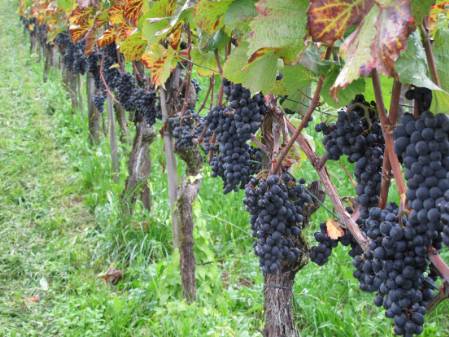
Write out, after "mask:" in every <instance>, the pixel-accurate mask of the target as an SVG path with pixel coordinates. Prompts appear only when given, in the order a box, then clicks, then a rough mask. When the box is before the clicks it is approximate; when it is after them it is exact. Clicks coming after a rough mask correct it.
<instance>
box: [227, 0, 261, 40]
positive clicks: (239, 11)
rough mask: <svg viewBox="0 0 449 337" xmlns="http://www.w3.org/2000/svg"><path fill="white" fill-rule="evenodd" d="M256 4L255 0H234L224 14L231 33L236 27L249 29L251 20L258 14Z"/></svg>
mask: <svg viewBox="0 0 449 337" xmlns="http://www.w3.org/2000/svg"><path fill="white" fill-rule="evenodd" d="M254 4H255V1H254V0H236V1H234V2H233V3H232V4H231V5H230V6H229V8H228V10H227V11H226V14H225V16H224V25H225V29H226V32H228V33H230V32H232V31H233V30H235V29H238V30H239V31H242V30H243V31H247V30H248V29H249V26H248V24H249V20H250V19H251V18H253V17H254V16H256V14H257V12H256V7H255V5H254Z"/></svg>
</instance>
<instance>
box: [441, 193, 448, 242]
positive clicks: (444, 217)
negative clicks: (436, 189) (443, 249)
mask: <svg viewBox="0 0 449 337" xmlns="http://www.w3.org/2000/svg"><path fill="white" fill-rule="evenodd" d="M448 194H449V193H447V192H446V200H449V195H448ZM439 210H440V212H441V225H442V226H443V231H442V233H441V238H442V240H443V243H444V244H445V245H446V246H447V247H449V202H448V201H445V202H442V203H440V205H439Z"/></svg>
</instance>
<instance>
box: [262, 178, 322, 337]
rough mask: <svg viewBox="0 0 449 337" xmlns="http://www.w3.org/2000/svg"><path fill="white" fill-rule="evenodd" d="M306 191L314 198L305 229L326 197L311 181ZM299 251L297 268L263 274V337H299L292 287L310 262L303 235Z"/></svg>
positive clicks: (317, 184)
mask: <svg viewBox="0 0 449 337" xmlns="http://www.w3.org/2000/svg"><path fill="white" fill-rule="evenodd" d="M307 190H308V191H309V194H310V195H312V196H313V198H312V203H311V204H309V205H308V206H307V207H305V208H304V210H303V211H304V214H303V216H304V225H303V228H305V227H307V226H308V224H309V220H310V216H311V215H312V214H313V213H314V212H315V211H316V210H317V209H318V208H319V206H320V205H321V203H322V202H323V200H324V196H325V194H324V191H323V190H322V189H321V188H320V184H319V182H317V181H314V182H312V183H311V184H310V186H309V187H308V188H307ZM296 248H298V249H299V250H300V257H299V259H298V260H297V261H296V264H295V265H293V266H290V269H288V270H282V271H279V272H276V273H273V274H265V275H264V315H265V327H264V332H263V334H264V337H298V336H299V334H298V332H297V330H296V327H295V324H294V320H293V285H294V283H295V275H296V273H297V272H298V271H299V270H301V269H302V268H303V267H304V266H305V265H306V264H307V262H308V259H309V257H308V251H309V249H308V246H307V242H306V240H304V238H303V237H302V235H301V236H299V238H298V242H297V246H296Z"/></svg>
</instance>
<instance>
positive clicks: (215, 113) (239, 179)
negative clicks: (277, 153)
mask: <svg viewBox="0 0 449 337" xmlns="http://www.w3.org/2000/svg"><path fill="white" fill-rule="evenodd" d="M224 84H225V86H224V92H225V94H226V97H227V99H228V102H229V104H228V106H227V107H221V106H216V107H214V108H212V109H211V110H210V112H209V114H208V116H207V125H208V129H209V130H208V132H209V134H210V135H215V137H210V139H211V140H215V141H216V142H217V143H218V146H217V147H215V148H214V151H213V152H210V153H211V154H213V156H212V158H211V159H210V164H211V167H212V172H213V175H214V176H220V177H221V178H222V180H223V182H224V192H225V193H228V192H231V191H233V190H237V189H239V188H244V187H245V185H246V183H248V181H249V180H250V177H251V175H253V174H254V173H256V172H257V171H255V169H257V168H259V167H260V165H259V164H258V163H255V159H257V157H260V155H261V152H258V155H257V156H254V154H255V150H251V147H250V146H249V145H248V140H250V139H251V137H252V135H253V134H254V133H255V132H257V130H258V129H259V128H260V125H261V122H262V118H263V115H264V114H265V112H266V111H267V107H266V106H265V104H264V101H263V96H262V95H261V94H257V95H255V96H253V97H251V94H250V92H249V90H247V89H245V88H243V87H242V86H241V85H239V84H232V83H230V82H229V81H225V83H224Z"/></svg>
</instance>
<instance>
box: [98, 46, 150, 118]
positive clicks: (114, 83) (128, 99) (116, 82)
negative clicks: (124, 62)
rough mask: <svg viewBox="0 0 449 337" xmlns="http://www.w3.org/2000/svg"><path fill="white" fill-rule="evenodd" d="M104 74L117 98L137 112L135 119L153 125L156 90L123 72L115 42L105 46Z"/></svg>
mask: <svg viewBox="0 0 449 337" xmlns="http://www.w3.org/2000/svg"><path fill="white" fill-rule="evenodd" d="M102 52H103V53H102V57H103V69H102V70H103V75H104V79H105V81H106V83H107V84H108V86H109V88H110V89H111V90H112V91H113V92H114V93H115V97H116V99H117V100H118V101H119V102H120V104H121V105H122V106H123V108H124V109H125V110H127V111H130V112H134V113H135V120H136V121H142V120H145V121H146V122H147V123H148V124H150V125H153V124H154V123H155V121H156V116H157V114H158V111H157V110H158V107H157V104H156V103H157V102H156V93H155V92H154V91H150V90H146V89H144V88H141V87H140V86H139V85H138V83H137V81H136V79H135V78H134V76H133V75H131V74H129V73H126V72H123V73H122V72H121V71H120V70H119V69H117V67H116V66H115V65H116V63H117V62H118V60H117V51H116V46H115V44H111V45H108V46H106V47H105V48H103V50H102ZM104 91H105V88H104V87H103V86H102V90H100V91H99V95H98V98H97V97H96V98H95V100H96V99H98V101H99V103H100V104H101V103H102V100H103V102H104V97H105V93H104Z"/></svg>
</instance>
